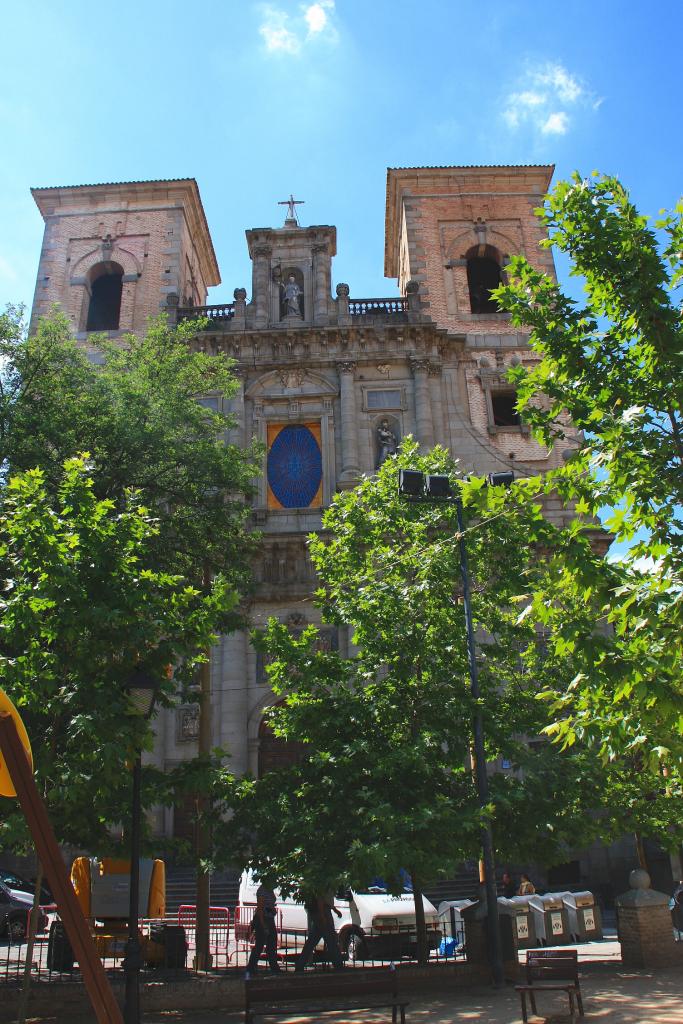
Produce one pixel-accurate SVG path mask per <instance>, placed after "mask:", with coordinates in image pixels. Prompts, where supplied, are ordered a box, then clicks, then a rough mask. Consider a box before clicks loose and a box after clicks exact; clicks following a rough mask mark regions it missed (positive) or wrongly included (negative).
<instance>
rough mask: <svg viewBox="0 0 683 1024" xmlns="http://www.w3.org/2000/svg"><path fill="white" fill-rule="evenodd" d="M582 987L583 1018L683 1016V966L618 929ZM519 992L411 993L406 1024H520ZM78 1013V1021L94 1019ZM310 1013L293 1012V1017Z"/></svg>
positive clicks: (54, 1020) (553, 1000) (342, 1021)
mask: <svg viewBox="0 0 683 1024" xmlns="http://www.w3.org/2000/svg"><path fill="white" fill-rule="evenodd" d="M572 948H578V953H579V964H580V978H581V991H582V993H583V997H584V1009H585V1017H584V1018H583V1019H582V1020H581V1019H580V1018H579V1020H580V1024H583V1022H585V1024H665V1022H666V1024H683V970H682V969H680V968H671V969H667V970H658V971H655V972H653V971H646V970H629V969H627V968H624V967H622V965H621V960H620V947H619V943H618V942H617V941H616V939H615V938H613V937H612V936H611V935H610V936H609V937H608V938H607V940H606V941H602V942H592V943H584V944H582V945H579V946H578V947H572ZM522 956H523V954H522ZM537 1005H538V1010H539V1013H540V1014H541V1015H540V1016H537V1017H530V1024H570V1017H569V1014H568V1006H567V997H566V996H565V995H564V994H563V993H547V994H544V995H543V996H539V997H538V999H537ZM390 1019H391V1015H390V1013H379V1012H375V1013H373V1012H368V1011H363V1012H358V1013H356V1014H354V1013H337V1014H329V1015H328V1016H327V1017H325V1018H322V1017H321V1018H319V1021H320V1024H322V1022H323V1021H328V1022H329V1024H379V1022H387V1021H389V1020H390ZM521 1019H522V1018H521V1012H520V1002H519V996H518V995H517V993H516V992H515V990H514V985H507V986H506V987H505V988H504V989H501V990H494V989H491V988H483V987H482V988H477V989H474V988H472V989H467V990H463V991H458V992H454V991H452V990H450V991H440V992H439V991H436V992H432V993H430V994H429V995H426V994H422V993H418V994H412V993H411V994H410V1006H409V1008H408V1013H407V1024H521ZM91 1020H92V1019H91V1018H79V1021H78V1024H91ZM243 1020H244V1014H243V1013H242V1012H225V1011H222V1012H221V1011H204V1012H202V1013H191V1012H188V1011H180V1010H177V1011H173V1010H168V1011H165V1012H157V1013H147V1014H145V1015H144V1024H243ZM310 1020H311V1018H306V1017H298V1016H296V1015H292V1016H291V1017H289V1018H288V1021H289V1022H290V1024H295V1022H298V1021H301V1022H302V1024H303V1022H304V1021H305V1022H308V1024H310ZM40 1024H76V1022H75V1021H74V1022H72V1021H68V1022H67V1021H66V1020H65V1019H64V1017H63V1016H56V1017H51V1018H46V1017H42V1018H40Z"/></svg>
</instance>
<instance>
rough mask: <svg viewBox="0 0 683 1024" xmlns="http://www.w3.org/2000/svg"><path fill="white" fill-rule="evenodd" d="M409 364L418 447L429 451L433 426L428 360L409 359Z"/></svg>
mask: <svg viewBox="0 0 683 1024" xmlns="http://www.w3.org/2000/svg"><path fill="white" fill-rule="evenodd" d="M410 366H411V368H412V371H413V379H414V394H415V425H416V427H417V439H418V441H419V442H420V448H421V449H422V450H423V451H429V449H430V448H433V447H434V427H433V424H432V409H431V404H430V399H429V385H428V382H427V373H428V371H429V361H428V360H427V359H411V360H410Z"/></svg>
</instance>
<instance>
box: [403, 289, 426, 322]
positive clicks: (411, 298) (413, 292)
mask: <svg viewBox="0 0 683 1024" xmlns="http://www.w3.org/2000/svg"><path fill="white" fill-rule="evenodd" d="M406 298H407V299H408V320H409V321H410V322H411V323H413V322H414V321H415V320H419V319H420V315H421V313H420V310H421V307H422V303H421V302H420V285H419V282H418V281H408V283H407V284H406Z"/></svg>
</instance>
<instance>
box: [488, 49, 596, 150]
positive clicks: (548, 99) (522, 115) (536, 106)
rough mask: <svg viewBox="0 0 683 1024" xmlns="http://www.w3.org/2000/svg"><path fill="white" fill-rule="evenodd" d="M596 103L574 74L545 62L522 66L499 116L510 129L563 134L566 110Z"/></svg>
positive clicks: (560, 66) (545, 133)
mask: <svg viewBox="0 0 683 1024" xmlns="http://www.w3.org/2000/svg"><path fill="white" fill-rule="evenodd" d="M600 102H601V101H600V100H598V101H596V97H595V96H594V95H593V94H592V93H591V92H590V90H589V89H588V88H587V87H586V85H585V84H584V83H583V82H581V80H580V79H579V78H578V76H577V75H574V74H572V73H571V72H570V71H568V70H567V68H565V67H563V65H562V64H557V63H552V62H550V61H549V62H547V63H545V64H540V65H534V66H530V67H527V68H526V70H525V71H524V73H523V74H522V75H521V77H520V80H519V82H518V83H517V88H516V89H515V90H514V91H511V92H509V93H508V94H507V96H506V99H505V103H504V106H503V110H502V117H503V120H504V122H505V124H506V125H507V126H508V128H510V129H511V130H512V131H515V130H517V129H519V128H521V127H522V126H526V127H528V128H531V129H532V130H534V131H538V132H541V133H542V134H543V135H564V134H565V133H566V132H567V131H568V130H569V126H570V110H573V111H574V112H576V111H577V110H579V109H581V108H586V109H588V108H591V109H593V110H597V108H598V107H599V105H600Z"/></svg>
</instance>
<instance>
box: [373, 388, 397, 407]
mask: <svg viewBox="0 0 683 1024" xmlns="http://www.w3.org/2000/svg"><path fill="white" fill-rule="evenodd" d="M367 396H368V409H400V408H401V392H400V391H399V390H398V389H396V390H394V389H389V388H383V389H382V390H381V391H368V392H367Z"/></svg>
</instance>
